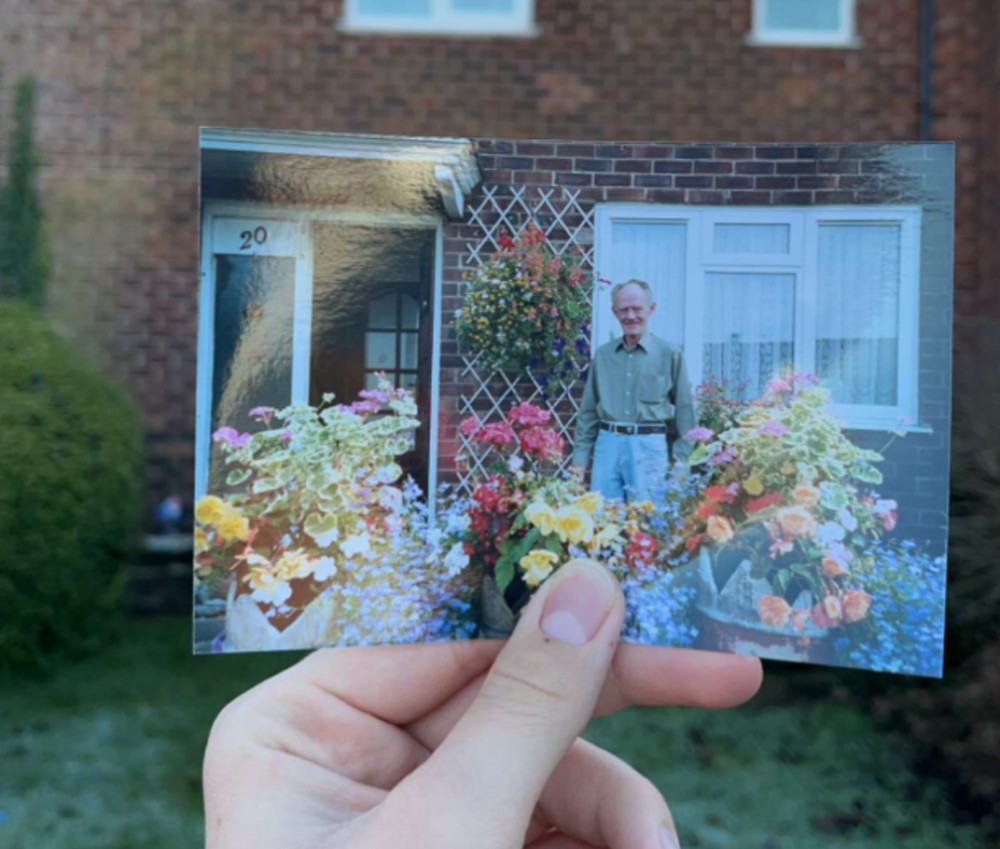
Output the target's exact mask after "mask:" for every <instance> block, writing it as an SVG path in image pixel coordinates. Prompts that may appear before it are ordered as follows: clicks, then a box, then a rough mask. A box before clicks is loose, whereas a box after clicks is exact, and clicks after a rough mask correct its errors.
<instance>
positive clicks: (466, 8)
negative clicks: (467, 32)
mask: <svg viewBox="0 0 1000 849" xmlns="http://www.w3.org/2000/svg"><path fill="white" fill-rule="evenodd" d="M452 6H453V7H454V9H455V11H456V12H485V13H487V14H491V15H507V14H510V13H511V12H513V11H514V0H452Z"/></svg>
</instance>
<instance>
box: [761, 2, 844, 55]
mask: <svg viewBox="0 0 1000 849" xmlns="http://www.w3.org/2000/svg"><path fill="white" fill-rule="evenodd" d="M749 41H750V43H751V44H761V45H766V44H774V45H789V46H795V45H799V46H804V47H858V46H859V44H860V42H859V41H858V38H857V31H856V28H855V0H754V3H753V30H752V31H751V33H750V36H749Z"/></svg>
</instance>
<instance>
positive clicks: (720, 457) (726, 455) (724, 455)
mask: <svg viewBox="0 0 1000 849" xmlns="http://www.w3.org/2000/svg"><path fill="white" fill-rule="evenodd" d="M735 459H736V451H734V450H733V449H732V448H723V449H722V450H721V451H719V452H718V453H716V454H713V455H712V456H711V457H709V458H708V460H707V461H706V462H707V463H708V465H710V466H721V465H722V464H723V463H731V462H732V461H733V460H735Z"/></svg>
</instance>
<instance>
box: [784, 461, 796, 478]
mask: <svg viewBox="0 0 1000 849" xmlns="http://www.w3.org/2000/svg"><path fill="white" fill-rule="evenodd" d="M781 474H783V475H794V474H795V464H794V463H793V462H792V461H791V460H785V462H784V463H782V464H781Z"/></svg>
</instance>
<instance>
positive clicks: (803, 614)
mask: <svg viewBox="0 0 1000 849" xmlns="http://www.w3.org/2000/svg"><path fill="white" fill-rule="evenodd" d="M809 615H810V611H809V610H807V609H806V608H802V607H797V608H795V610H793V611H792V627H793V628H795V630H796V631H804V630H805V629H806V625H807V624H808V623H809Z"/></svg>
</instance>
